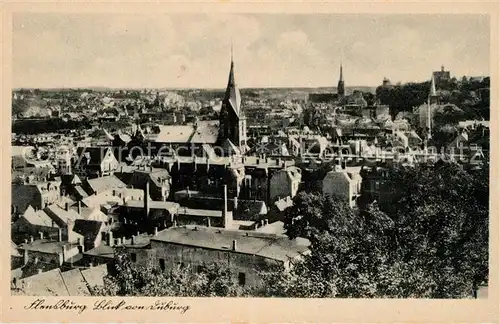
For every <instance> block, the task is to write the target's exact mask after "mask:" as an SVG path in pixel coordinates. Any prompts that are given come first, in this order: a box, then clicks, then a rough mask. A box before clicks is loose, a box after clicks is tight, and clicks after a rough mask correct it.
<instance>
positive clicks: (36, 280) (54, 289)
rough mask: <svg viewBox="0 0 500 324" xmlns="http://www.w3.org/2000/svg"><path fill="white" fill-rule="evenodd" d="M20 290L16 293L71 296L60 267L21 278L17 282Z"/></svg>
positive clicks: (14, 292) (15, 293) (15, 292)
mask: <svg viewBox="0 0 500 324" xmlns="http://www.w3.org/2000/svg"><path fill="white" fill-rule="evenodd" d="M17 287H18V288H19V290H14V291H13V292H12V293H13V294H14V295H25V296H69V295H70V294H69V291H68V288H67V287H66V285H65V284H64V280H63V278H62V275H61V270H59V268H57V269H54V270H50V271H47V272H43V273H40V274H37V275H34V276H31V277H27V278H24V279H21V280H19V281H18V283H17Z"/></svg>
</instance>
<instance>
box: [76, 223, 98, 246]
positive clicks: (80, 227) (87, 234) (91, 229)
mask: <svg viewBox="0 0 500 324" xmlns="http://www.w3.org/2000/svg"><path fill="white" fill-rule="evenodd" d="M102 226H103V223H102V222H99V221H94V220H84V219H77V220H76V221H75V225H74V226H73V232H75V233H78V234H80V235H83V237H84V240H85V241H86V242H94V241H95V239H96V238H97V236H98V235H100V232H101V228H102Z"/></svg>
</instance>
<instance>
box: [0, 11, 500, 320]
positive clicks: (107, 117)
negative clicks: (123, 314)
mask: <svg viewBox="0 0 500 324" xmlns="http://www.w3.org/2000/svg"><path fill="white" fill-rule="evenodd" d="M490 18H491V17H490V15H487V14H465V13H464V14H420V13H419V14H382V13H364V14H351V13H328V12H326V13H303V14H299V13H278V12H271V13H260V12H259V13H250V12H249V13H245V12H242V13H239V12H238V13H231V12H228V13H226V12H214V13H209V12H207V13H195V12H193V13H190V12H173V13H162V12H149V13H142V12H139V13H128V12H124V13H120V12H119V11H116V12H114V13H101V12H81V13H79V12H68V13H64V12H14V13H13V14H12V58H11V59H12V81H11V82H12V90H11V107H10V109H11V110H10V111H11V139H10V141H11V146H10V152H11V170H10V173H11V191H10V195H11V202H10V205H11V206H10V210H11V218H10V229H9V230H10V240H11V242H10V244H11V251H10V255H11V258H10V259H11V266H10V294H11V296H35V297H36V296H59V297H70V296H71V297H74V296H92V297H99V298H104V297H106V298H107V297H244V298H247V297H266V298H336V299H355V298H368V299H487V298H488V295H489V293H490V294H491V289H492V287H491V280H490V279H491V278H490V262H491V261H490V257H491V255H490V252H489V251H490V250H489V248H490V233H491V231H490V180H489V179H490V111H491V110H490V107H491V105H490V89H491V86H490V74H491V73H493V72H496V71H492V70H490V59H491V55H490V48H491V47H490V45H491V34H490V33H491V19H490ZM6 109H7V108H6ZM6 127H7V126H6ZM6 190H8V189H6ZM5 244H8V242H5ZM494 289H495V291H496V287H494ZM101 300H104V299H101ZM120 300H121V299H118V300H117V301H116V302H115V300H114V299H113V300H111V299H110V300H108V301H105V302H104V301H103V302H101V303H100V304H99V306H98V307H100V308H99V309H104V310H106V309H114V310H120V309H124V308H125V307H127V304H126V303H128V299H123V300H122V301H120ZM158 300H159V301H157V303H156V304H155V305H154V306H151V307H153V309H170V310H176V311H179V312H181V313H182V312H186V311H187V309H186V307H188V306H185V304H182V303H176V302H174V301H170V302H169V300H165V302H163V301H161V302H160V300H162V299H158ZM94 305H95V304H94ZM72 307H73V308H76V307H78V306H77V305H76V304H75V305H74V304H73V302H72V301H71V300H70V299H59V301H58V304H50V303H49V302H48V301H47V300H45V299H43V298H33V299H32V300H31V302H30V303H29V304H28V305H27V306H25V308H26V309H33V310H37V309H38V310H43V309H46V308H52V309H54V308H55V309H57V308H59V309H64V308H67V309H71V308H72ZM154 307H156V308H154ZM94 309H95V308H94Z"/></svg>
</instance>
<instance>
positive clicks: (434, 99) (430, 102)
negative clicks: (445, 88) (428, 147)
mask: <svg viewBox="0 0 500 324" xmlns="http://www.w3.org/2000/svg"><path fill="white" fill-rule="evenodd" d="M438 98H439V96H438V95H437V93H436V82H435V81H434V75H432V77H431V88H430V90H429V97H428V99H427V111H426V113H427V121H426V125H425V126H426V128H427V138H428V139H431V138H432V115H433V111H432V110H433V106H434V105H436V104H438Z"/></svg>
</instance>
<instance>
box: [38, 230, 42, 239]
mask: <svg viewBox="0 0 500 324" xmlns="http://www.w3.org/2000/svg"><path fill="white" fill-rule="evenodd" d="M38 235H39V236H40V240H43V232H38Z"/></svg>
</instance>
